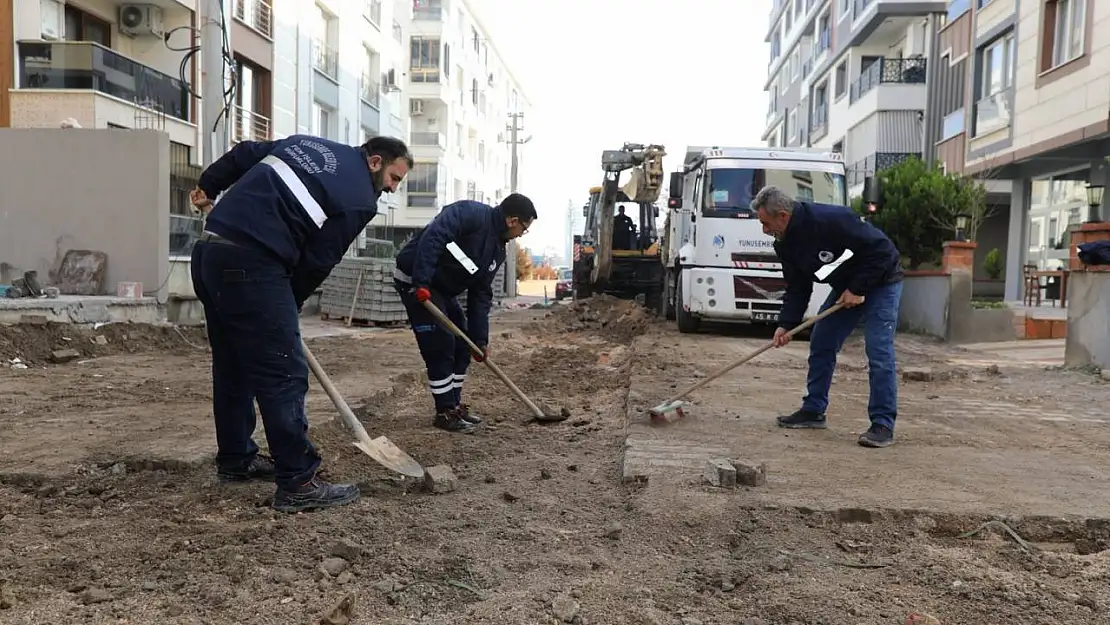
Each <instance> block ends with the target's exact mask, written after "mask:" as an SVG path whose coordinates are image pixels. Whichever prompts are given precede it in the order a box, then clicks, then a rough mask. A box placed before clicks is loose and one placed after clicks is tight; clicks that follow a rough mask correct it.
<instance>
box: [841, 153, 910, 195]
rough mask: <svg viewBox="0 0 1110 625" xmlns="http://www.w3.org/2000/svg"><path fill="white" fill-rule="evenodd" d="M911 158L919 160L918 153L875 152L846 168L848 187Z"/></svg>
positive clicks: (861, 182)
mask: <svg viewBox="0 0 1110 625" xmlns="http://www.w3.org/2000/svg"><path fill="white" fill-rule="evenodd" d="M911 158H921V153H920V152H876V153H874V154H872V155H871V156H868V157H867V158H865V159H863V160H860V161H856V163H855V164H854V165H852V166H851V167H849V168H848V186H850V187H851V186H855V185H857V184H863V179H864V178H866V177H868V176H874V175H875V174H877V173H878V172H880V171H883V170H884V169H890V168H891V167H894V166H895V165H897V164H899V163H902V162H905V161H908V160H909V159H911Z"/></svg>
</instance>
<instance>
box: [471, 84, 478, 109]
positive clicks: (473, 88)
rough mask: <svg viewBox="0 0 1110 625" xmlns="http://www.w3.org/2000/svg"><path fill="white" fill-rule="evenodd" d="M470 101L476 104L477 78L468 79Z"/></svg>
mask: <svg viewBox="0 0 1110 625" xmlns="http://www.w3.org/2000/svg"><path fill="white" fill-rule="evenodd" d="M470 102H471V103H472V104H473V105H474V106H478V79H477V78H472V79H471V80H470Z"/></svg>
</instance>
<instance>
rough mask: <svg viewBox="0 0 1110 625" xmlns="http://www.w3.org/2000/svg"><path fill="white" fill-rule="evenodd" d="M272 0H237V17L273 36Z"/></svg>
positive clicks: (259, 30) (270, 36) (264, 33)
mask: <svg viewBox="0 0 1110 625" xmlns="http://www.w3.org/2000/svg"><path fill="white" fill-rule="evenodd" d="M270 2H271V0H235V19H237V20H239V21H240V22H243V23H244V24H246V25H247V26H249V27H251V28H252V29H254V30H256V31H258V32H260V33H262V34H263V35H265V36H267V37H269V38H273V36H274V26H273V17H274V9H273V7H272V6H271V5H270Z"/></svg>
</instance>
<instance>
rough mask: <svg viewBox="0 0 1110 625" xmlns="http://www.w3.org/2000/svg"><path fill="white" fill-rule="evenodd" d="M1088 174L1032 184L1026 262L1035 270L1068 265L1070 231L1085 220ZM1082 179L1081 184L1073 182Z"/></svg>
mask: <svg viewBox="0 0 1110 625" xmlns="http://www.w3.org/2000/svg"><path fill="white" fill-rule="evenodd" d="M1087 174H1088V172H1087V171H1081V172H1077V173H1075V174H1068V175H1067V176H1061V177H1053V178H1042V179H1039V180H1033V181H1032V189H1031V197H1030V204H1029V223H1028V224H1027V226H1028V232H1029V240H1028V245H1029V249H1028V252H1027V256H1026V262H1027V263H1029V264H1035V265H1037V268H1038V269H1041V270H1050V269H1062V268H1066V267H1067V265H1068V246H1069V241H1070V239H1071V236H1070V230H1071V229H1074V228H1077V227H1079V225H1080V224H1082V223H1083V222H1084V221H1086V220H1087V218H1088V215H1089V213H1090V208H1089V207H1088V206H1087V180H1086V178H1087ZM1079 177H1082V179H1081V180H1075V179H1072V178H1079Z"/></svg>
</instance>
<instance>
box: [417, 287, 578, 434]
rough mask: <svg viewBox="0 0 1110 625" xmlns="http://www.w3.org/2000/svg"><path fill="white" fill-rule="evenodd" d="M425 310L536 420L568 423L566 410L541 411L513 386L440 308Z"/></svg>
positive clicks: (568, 414) (428, 307)
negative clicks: (498, 379)
mask: <svg viewBox="0 0 1110 625" xmlns="http://www.w3.org/2000/svg"><path fill="white" fill-rule="evenodd" d="M424 308H427V309H428V312H430V313H432V316H433V317H435V318H436V320H437V321H439V323H440V324H441V325H442V326H443V327H444V328H447V330H448V331H450V332H451V334H454V335H455V336H457V337H459V338H460V339H462V340H464V341H466V344H467V346H468V347H470V351H471V353H473V354H474V355H475V356H477V357H478V358H480V359H481V360H482V362H483V363H485V365H486V366H487V367H489V369H490V371H492V372H493V374H494V375H496V376H497V377H498V378H500V379H501V381H502V382H504V383H505V386H507V387H509V390H510V391H512V392H513V395H516V397H517V399H519V400H520V401H521V402H522V403H523V404H524V405H525V406H528V409H529V410H531V411H532V418H533V419H534V420H536V421H566V420H567V418H568V417H570V413H569V412H568V411H566V410H552V409H550V408H549V409H548V410H547V411H544V410H543V409H541V408H540V407H539V406H537V405H536V404H535V403H534V402H533V401H532V400H531V399H528V396H527V395H525V394H524V391H522V390H520V388H519V387H517V385H516V384H513V381H512V380H510V379H509V376H507V375H505V372H504V371H502V370H501V367H498V366H497V365H495V364H493V361H492V360H490V359H489V358H486V357H485V355H484V354H483V353H482V349H481V348H480V347H478V346H477V345H475V344H474V341H472V340H470V337H469V336H467V335H466V332H463V331H462V329H461V328H459V326H457V325H455V322H453V321H451V320H450V319H448V318H447V315H445V314H443V311H442V310H440V309H439V307H437V306H436V305H435V304H433V303H432V302H431V301H426V302H424Z"/></svg>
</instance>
